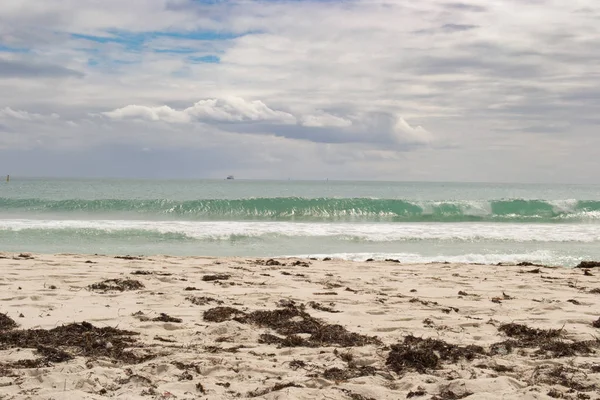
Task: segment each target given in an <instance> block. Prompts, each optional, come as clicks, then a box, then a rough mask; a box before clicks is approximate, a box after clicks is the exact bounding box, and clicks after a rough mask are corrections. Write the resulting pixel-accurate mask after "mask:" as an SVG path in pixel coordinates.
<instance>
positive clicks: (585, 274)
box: [583, 269, 594, 276]
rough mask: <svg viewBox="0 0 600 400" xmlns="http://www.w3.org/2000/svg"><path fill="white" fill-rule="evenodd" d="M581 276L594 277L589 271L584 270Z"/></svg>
mask: <svg viewBox="0 0 600 400" xmlns="http://www.w3.org/2000/svg"><path fill="white" fill-rule="evenodd" d="M583 275H584V276H594V274H592V273H591V272H590V270H589V269H584V270H583Z"/></svg>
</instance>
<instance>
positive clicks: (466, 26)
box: [440, 24, 479, 32]
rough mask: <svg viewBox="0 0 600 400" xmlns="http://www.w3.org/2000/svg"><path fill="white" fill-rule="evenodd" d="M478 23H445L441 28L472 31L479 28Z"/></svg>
mask: <svg viewBox="0 0 600 400" xmlns="http://www.w3.org/2000/svg"><path fill="white" fill-rule="evenodd" d="M478 27H479V26H478V25H469V24H445V25H442V27H441V28H440V29H441V30H442V31H444V32H462V31H470V30H472V29H476V28H478Z"/></svg>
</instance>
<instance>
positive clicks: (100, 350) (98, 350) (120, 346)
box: [0, 322, 152, 364]
mask: <svg viewBox="0 0 600 400" xmlns="http://www.w3.org/2000/svg"><path fill="white" fill-rule="evenodd" d="M135 335H138V333H136V332H131V331H126V330H120V329H116V328H112V327H103V328H97V327H95V326H93V325H92V324H90V323H89V322H82V323H80V324H78V323H72V324H68V325H62V326H59V327H56V328H53V329H50V330H46V329H27V330H11V331H6V332H0V345H2V346H3V347H5V348H34V349H37V351H38V353H39V354H40V355H42V356H43V361H45V362H54V363H56V362H63V361H67V360H69V359H71V358H72V357H74V356H76V355H83V356H87V357H107V358H110V359H113V360H117V361H122V362H125V363H129V364H134V363H139V362H143V361H145V360H147V359H149V358H151V357H152V356H150V355H141V356H140V355H136V354H134V353H133V352H131V351H127V350H126V349H127V348H130V347H141V345H139V344H138V342H137V341H136V339H134V338H133V337H132V336H135Z"/></svg>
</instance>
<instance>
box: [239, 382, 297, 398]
mask: <svg viewBox="0 0 600 400" xmlns="http://www.w3.org/2000/svg"><path fill="white" fill-rule="evenodd" d="M291 387H294V388H302V387H304V386H301V385H298V384H297V383H293V382H287V383H278V384H276V385H275V386H272V387H269V388H265V389H255V390H253V391H251V392H248V394H247V396H248V397H260V396H264V395H265V394H267V393H271V392H277V391H279V390H282V389H286V388H291Z"/></svg>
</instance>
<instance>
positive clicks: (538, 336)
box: [490, 323, 600, 358]
mask: <svg viewBox="0 0 600 400" xmlns="http://www.w3.org/2000/svg"><path fill="white" fill-rule="evenodd" d="M498 330H499V331H501V332H504V333H505V334H506V336H508V337H511V338H513V339H512V340H507V341H504V342H501V343H496V344H493V345H492V346H491V348H490V351H491V353H492V354H508V353H510V352H511V351H512V350H513V348H537V350H536V351H535V352H534V353H533V355H536V356H542V357H546V358H547V357H550V358H560V357H572V356H575V355H581V354H589V353H592V352H593V350H592V348H598V347H600V341H598V340H588V341H571V342H567V341H564V340H561V337H562V334H563V329H562V328H561V329H538V328H530V327H528V326H526V325H521V324H515V323H510V324H503V325H500V326H499V327H498Z"/></svg>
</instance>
